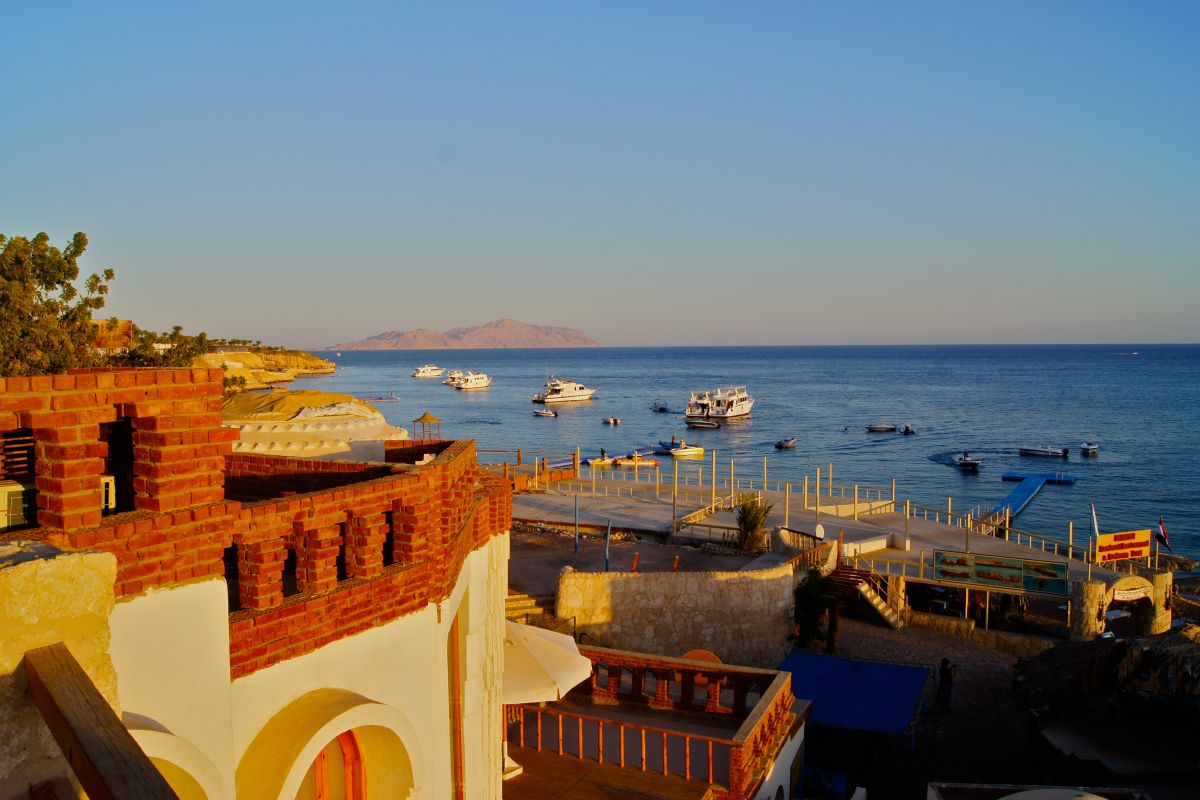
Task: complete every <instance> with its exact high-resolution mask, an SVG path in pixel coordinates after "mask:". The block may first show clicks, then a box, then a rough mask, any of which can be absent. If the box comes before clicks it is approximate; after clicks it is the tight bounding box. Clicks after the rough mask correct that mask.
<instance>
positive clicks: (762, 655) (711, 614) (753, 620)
mask: <svg viewBox="0 0 1200 800" xmlns="http://www.w3.org/2000/svg"><path fill="white" fill-rule="evenodd" d="M799 577H800V575H799V574H798V573H797V571H796V570H795V569H794V568H793V566H792V565H790V564H782V565H780V566H778V567H773V568H771V569H765V570H752V571H745V572H576V571H574V570H571V569H570V568H567V569H565V570H563V574H562V575H561V576H560V577H559V580H558V601H557V606H556V614H557V616H558V618H559V619H564V620H566V619H570V618H571V617H574V618H575V625H576V630H577V631H578V632H580V633H581V634H586V635H587V637H588V639H586V640H585V641H588V642H594V643H597V644H603V645H604V646H606V647H612V648H617V649H620V650H634V651H639V652H645V653H661V654H663V655H667V656H681V655H683V654H684V653H686V652H687V651H689V650H694V649H697V648H702V649H705V650H711V651H712V652H713V653H716V654H717V656H719V657H720V659H721V660H722V661H725V662H727V663H733V664H744V665H747V666H758V667H769V668H773V667H775V666H776V665H778V664H779V662H780V661H782V660H783V658H784V657H785V656H786V655H787V651H788V648H789V647H790V645H789V643H788V641H787V637H788V634H790V633H791V632H792V614H791V611H792V589H793V587H794V586H795V584H796V581H797V580H798V578H799Z"/></svg>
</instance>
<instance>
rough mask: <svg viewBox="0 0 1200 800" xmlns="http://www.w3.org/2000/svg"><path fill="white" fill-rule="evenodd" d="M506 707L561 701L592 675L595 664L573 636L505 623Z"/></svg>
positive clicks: (504, 694) (504, 695)
mask: <svg viewBox="0 0 1200 800" xmlns="http://www.w3.org/2000/svg"><path fill="white" fill-rule="evenodd" d="M504 625H505V629H504V684H503V702H504V704H505V705H514V704H517V703H540V702H542V701H543V700H559V699H561V698H562V696H563V695H565V694H566V693H567V692H568V691H570V690H571V689H572V688H573V687H574V686H576V685H578V684H579V683H582V682H583V681H585V680H587V679H588V678H589V677H591V675H592V662H591V661H590V660H589V659H588V658H586V657H584V656H582V655H580V654H579V648H578V647H577V646H576V645H575V640H574V639H572V638H571V637H570V636H566V635H564V634H561V633H555V632H554V631H548V630H545V629H544V628H535V627H534V626H532V625H522V624H520V623H518V622H513V621H512V620H505V623H504Z"/></svg>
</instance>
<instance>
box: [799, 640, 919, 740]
mask: <svg viewBox="0 0 1200 800" xmlns="http://www.w3.org/2000/svg"><path fill="white" fill-rule="evenodd" d="M779 669H781V670H785V671H787V672H790V673H792V694H794V695H795V696H796V697H800V698H803V699H805V700H811V701H812V704H813V705H812V714H811V715H810V716H809V721H810V722H816V723H820V724H822V725H829V726H831V727H836V728H854V729H856V730H864V731H884V732H886V733H900V732H903V731H906V730H908V727H909V725H910V724H911V723H912V720H913V717H915V716H916V714H917V710H918V709H919V708H920V704H921V693H922V692H923V691H924V689H925V681H926V679H927V678H928V677H929V670H928V669H927V668H925V667H906V666H901V665H899V664H881V663H879V662H875V661H855V660H854V659H850V658H838V657H837V656H825V655H820V654H819V653H810V652H808V651H806V650H793V651H792V653H791V655H789V656H788V657H787V658H786V659H784V661H783V663H782V664H780V665H779Z"/></svg>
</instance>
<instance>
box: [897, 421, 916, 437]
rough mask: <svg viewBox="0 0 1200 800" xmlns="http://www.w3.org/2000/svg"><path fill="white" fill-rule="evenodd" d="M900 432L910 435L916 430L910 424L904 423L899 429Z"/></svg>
mask: <svg viewBox="0 0 1200 800" xmlns="http://www.w3.org/2000/svg"><path fill="white" fill-rule="evenodd" d="M900 432H901V433H903V434H904V435H905V436H912V435H913V434H914V433H916V432H917V429H916V428H914V427H913V426H912V425H908V424H905V426H904V427H903V428H901V429H900Z"/></svg>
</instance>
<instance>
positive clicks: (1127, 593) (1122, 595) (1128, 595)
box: [1113, 586, 1150, 600]
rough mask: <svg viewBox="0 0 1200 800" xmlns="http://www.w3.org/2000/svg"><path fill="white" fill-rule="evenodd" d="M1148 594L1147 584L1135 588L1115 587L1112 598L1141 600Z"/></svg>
mask: <svg viewBox="0 0 1200 800" xmlns="http://www.w3.org/2000/svg"><path fill="white" fill-rule="evenodd" d="M1149 596H1150V587H1149V586H1138V587H1137V588H1135V589H1117V590H1116V591H1115V592H1113V600H1141V599H1142V598H1143V597H1149Z"/></svg>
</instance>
